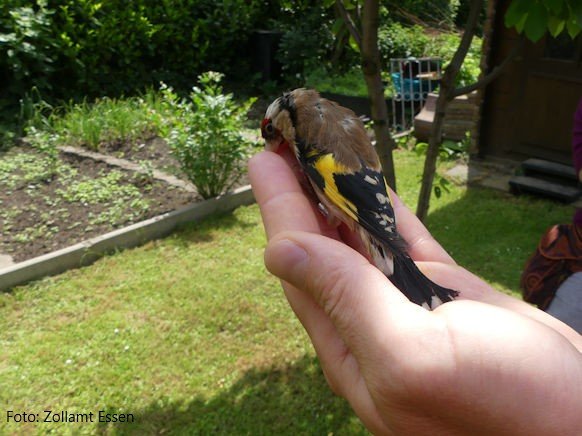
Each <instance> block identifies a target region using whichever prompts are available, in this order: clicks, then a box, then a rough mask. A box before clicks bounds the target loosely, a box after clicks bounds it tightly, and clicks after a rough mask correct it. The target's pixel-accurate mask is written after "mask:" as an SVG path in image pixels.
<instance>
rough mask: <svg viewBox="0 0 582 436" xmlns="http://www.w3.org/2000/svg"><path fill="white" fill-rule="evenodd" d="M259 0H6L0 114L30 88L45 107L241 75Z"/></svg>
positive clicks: (1, 10)
mask: <svg viewBox="0 0 582 436" xmlns="http://www.w3.org/2000/svg"><path fill="white" fill-rule="evenodd" d="M261 6H262V1H261V0H182V1H179V2H176V1H171V0H161V1H160V0H134V1H131V2H128V1H125V0H108V1H106V2H98V1H95V0H51V1H50V2H49V1H47V0H33V1H31V0H4V1H2V2H1V3H0V83H2V84H3V85H4V84H7V86H2V87H0V117H3V118H7V114H8V113H10V114H13V113H15V112H16V111H15V110H14V108H15V107H17V105H18V101H19V100H20V99H21V98H23V97H24V95H25V93H26V92H28V91H30V89H31V88H32V87H33V86H36V88H37V89H38V90H39V91H40V93H41V95H42V96H43V98H44V99H45V100H47V101H49V102H54V101H56V100H61V101H68V100H69V99H75V100H81V99H82V98H85V97H88V98H94V97H101V96H104V95H108V96H119V95H122V94H126V95H127V94H130V95H131V94H135V93H136V92H137V91H138V90H140V89H143V88H145V87H147V86H153V85H155V84H157V83H159V82H160V81H162V80H163V81H166V82H169V83H173V84H174V86H176V87H178V88H181V89H190V87H191V84H192V83H193V82H195V80H196V76H197V75H198V74H199V73H201V72H202V71H205V70H207V69H216V70H220V71H225V72H227V73H229V74H230V75H231V76H232V75H236V74H238V75H240V76H244V74H246V73H247V72H248V65H247V61H246V59H247V57H246V56H241V53H243V52H244V51H245V50H246V44H247V41H248V39H249V36H250V33H251V31H252V29H253V28H254V27H255V26H256V25H257V24H258V23H259V22H260V19H261V15H260V14H261V13H262V12H261Z"/></svg>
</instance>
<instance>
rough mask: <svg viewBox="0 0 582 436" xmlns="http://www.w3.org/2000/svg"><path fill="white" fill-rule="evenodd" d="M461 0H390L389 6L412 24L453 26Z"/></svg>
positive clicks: (397, 14)
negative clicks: (419, 22)
mask: <svg viewBox="0 0 582 436" xmlns="http://www.w3.org/2000/svg"><path fill="white" fill-rule="evenodd" d="M459 3H460V0H428V1H427V0H390V1H388V2H387V7H388V9H389V10H390V11H394V14H395V15H396V16H400V17H401V18H402V19H404V20H407V21H409V22H410V23H411V24H412V23H415V22H418V20H420V21H421V22H424V23H427V24H430V25H433V26H439V27H448V28H451V27H453V25H454V23H455V18H456V16H457V11H458V9H459Z"/></svg>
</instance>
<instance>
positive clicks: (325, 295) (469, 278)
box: [250, 153, 582, 434]
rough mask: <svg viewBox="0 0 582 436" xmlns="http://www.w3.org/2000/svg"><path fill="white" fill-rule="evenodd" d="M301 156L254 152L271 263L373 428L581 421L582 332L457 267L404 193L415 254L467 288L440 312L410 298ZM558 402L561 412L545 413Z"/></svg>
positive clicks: (541, 428) (328, 366) (407, 234)
mask: <svg viewBox="0 0 582 436" xmlns="http://www.w3.org/2000/svg"><path fill="white" fill-rule="evenodd" d="M292 162H293V160H292V157H290V156H285V157H284V158H281V157H280V156H278V155H275V154H274V153H261V154H259V155H258V156H256V157H255V158H253V160H252V161H251V163H250V176H251V181H252V183H253V189H254V192H255V196H256V198H257V202H258V203H259V206H260V208H261V213H262V215H263V221H264V224H265V228H266V231H267V236H268V238H269V240H270V242H269V245H268V247H267V250H266V253H265V262H266V265H267V267H268V268H269V270H270V271H271V272H273V273H274V274H275V275H277V276H278V277H279V278H281V279H282V281H283V288H284V290H285V294H286V296H287V298H288V300H289V302H290V304H291V307H292V308H293V310H294V311H295V313H296V314H297V316H298V318H299V319H300V321H301V322H302V323H303V325H304V327H305V329H306V330H307V332H308V334H309V335H310V338H311V340H312V342H313V344H314V347H315V349H316V351H317V354H318V356H319V358H320V361H321V364H322V367H323V370H324V372H325V374H326V377H327V379H328V381H329V383H330V386H331V387H332V389H333V390H334V391H335V392H336V393H338V394H339V395H342V396H344V397H346V398H347V399H348V401H349V402H350V404H351V405H352V407H353V408H354V410H355V411H356V413H357V414H358V416H359V417H360V418H361V419H362V421H363V422H364V423H365V424H366V426H367V427H368V428H369V429H370V430H372V431H374V432H381V433H390V432H393V433H395V434H424V433H430V434H439V433H443V434H455V433H466V432H472V433H496V434H502V433H503V432H504V431H507V432H508V433H511V434H546V433H547V434H553V433H556V434H567V433H564V430H565V429H566V430H567V429H568V428H569V429H570V430H572V428H573V427H571V425H572V424H571V423H576V422H577V423H579V424H580V425H581V426H582V422H580V417H579V416H578V411H579V408H580V405H581V404H582V358H581V354H580V352H579V350H582V341H581V340H580V336H579V335H578V334H577V333H575V332H574V331H572V330H571V329H569V328H568V327H566V326H565V325H563V324H562V323H560V322H559V321H557V320H555V319H554V318H552V317H550V316H549V315H547V314H545V313H543V312H541V311H539V310H537V309H534V308H532V307H530V306H529V305H527V304H525V303H523V302H521V301H518V300H515V299H513V298H511V297H509V296H506V295H503V294H500V293H498V292H496V291H494V290H493V289H492V288H491V287H489V285H487V284H486V283H484V282H483V281H482V280H480V279H479V278H478V277H476V276H474V275H472V274H471V273H469V272H468V271H466V270H464V269H463V268H460V267H459V266H457V265H456V264H455V262H454V261H453V260H452V259H451V257H450V256H449V255H448V254H447V253H446V252H445V251H444V250H443V249H442V248H441V247H440V246H439V245H438V243H436V241H434V239H432V237H431V236H430V234H429V233H428V231H427V230H426V229H425V228H424V226H422V224H421V223H420V222H419V221H418V220H416V218H415V217H414V216H413V215H412V214H411V213H410V212H409V211H408V210H407V209H406V208H405V207H404V206H403V205H402V203H401V202H400V201H399V200H398V199H396V201H395V204H394V208H395V212H396V216H397V223H398V224H399V226H398V229H399V231H400V233H401V234H402V235H403V237H404V238H405V239H406V240H407V241H408V243H409V247H410V250H409V252H410V255H411V257H412V258H413V259H414V260H415V261H417V263H418V265H419V267H420V268H421V269H422V270H423V272H424V273H425V274H427V275H428V276H430V277H431V279H433V280H434V281H436V282H437V283H439V284H441V285H444V286H447V287H450V288H452V289H458V290H460V291H461V298H462V299H461V300H460V301H455V302H452V303H447V304H445V305H443V306H440V307H439V308H437V309H436V310H435V311H433V312H428V311H426V310H424V309H422V308H420V307H419V306H416V305H414V304H412V303H410V302H409V301H408V300H407V299H406V298H405V297H404V296H403V295H402V294H401V293H400V292H399V291H398V290H397V289H396V288H395V287H394V286H392V285H391V283H390V282H389V281H388V279H386V277H385V276H384V275H383V274H382V273H380V272H379V271H378V270H377V269H375V268H374V267H373V266H372V265H370V264H369V262H368V261H367V260H366V259H365V258H364V257H363V256H361V255H360V254H358V252H357V250H358V241H357V240H356V239H355V238H354V237H353V236H352V235H351V234H349V232H347V231H346V230H345V229H344V228H342V227H339V228H332V227H330V226H329V225H328V224H327V223H326V221H325V219H323V217H322V216H321V215H320V214H319V213H318V211H317V210H316V209H315V207H314V205H313V204H312V202H311V201H310V200H309V199H308V198H307V197H306V196H305V194H304V193H303V191H302V189H301V187H300V185H299V183H298V182H297V178H296V177H295V175H294V174H293V171H292V169H291V168H292V166H293V163H292ZM322 235H323V236H326V238H322V237H321V236H322ZM339 241H343V242H344V243H345V244H344V243H342V242H339ZM346 244H347V245H346ZM348 245H349V247H348ZM350 247H353V248H355V250H354V249H352V248H350ZM550 403H551V406H550V405H549V404H550ZM525 404H527V407H524V405H525ZM548 407H551V408H552V409H554V410H556V411H557V412H558V413H551V414H546V415H540V411H545V410H546V409H547V408H548ZM578 428H580V427H578ZM504 429H505V430H504ZM558 431H560V432H561V433H558Z"/></svg>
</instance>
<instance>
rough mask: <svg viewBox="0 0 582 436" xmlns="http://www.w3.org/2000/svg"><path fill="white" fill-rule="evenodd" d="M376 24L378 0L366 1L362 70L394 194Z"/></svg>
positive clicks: (381, 153)
mask: <svg viewBox="0 0 582 436" xmlns="http://www.w3.org/2000/svg"><path fill="white" fill-rule="evenodd" d="M378 22H379V4H378V0H366V1H365V2H364V10H363V14H362V29H363V33H362V46H361V55H362V70H363V72H364V79H365V80H366V86H367V88H368V96H369V98H370V106H371V112H372V121H373V122H374V134H375V135H376V151H377V152H378V156H379V157H380V162H381V164H382V169H383V170H384V176H385V177H386V181H387V182H388V185H390V187H391V188H392V189H394V190H395V191H396V176H395V174H394V160H393V158H392V150H393V148H394V140H393V139H392V136H390V130H389V128H388V108H387V106H386V99H385V98H384V86H383V84H382V77H381V75H380V73H381V71H382V67H381V63H380V52H379V50H378Z"/></svg>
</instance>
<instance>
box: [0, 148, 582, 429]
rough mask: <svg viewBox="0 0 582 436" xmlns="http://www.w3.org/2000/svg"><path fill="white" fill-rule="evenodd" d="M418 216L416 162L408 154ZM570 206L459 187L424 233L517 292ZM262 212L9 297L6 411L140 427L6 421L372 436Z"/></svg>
mask: <svg viewBox="0 0 582 436" xmlns="http://www.w3.org/2000/svg"><path fill="white" fill-rule="evenodd" d="M395 160H396V162H397V167H398V182H399V192H400V195H401V197H402V198H403V199H404V201H405V202H406V203H408V204H409V205H411V206H414V203H415V198H416V195H417V189H418V182H419V178H420V174H421V170H422V168H421V162H420V160H419V159H418V158H417V157H416V155H415V154H414V153H411V152H408V151H398V152H397V153H396V156H395ZM571 213H572V210H571V208H570V207H568V206H563V205H558V204H554V203H550V202H547V201H538V200H532V199H529V198H514V197H511V196H509V195H505V194H502V193H498V192H494V191H489V190H485V189H477V188H475V189H469V190H466V189H464V188H463V187H458V186H452V187H451V192H450V193H448V194H444V195H443V196H442V197H441V198H440V199H439V200H434V199H433V204H432V213H431V214H430V216H429V220H428V224H429V226H430V228H431V230H432V231H433V233H434V235H435V236H436V237H437V239H438V240H439V241H440V242H441V243H442V244H443V245H444V246H445V247H446V248H447V249H448V250H449V251H451V252H452V254H453V255H454V256H455V258H456V259H457V260H458V261H459V263H460V264H462V265H464V266H467V267H469V269H471V270H472V271H474V272H476V273H477V274H479V275H481V276H482V277H484V278H485V279H486V280H488V281H489V282H490V283H492V284H493V285H494V286H495V287H497V288H499V289H501V290H503V291H505V292H509V293H516V292H517V283H518V278H519V272H520V271H521V268H522V266H523V263H524V261H525V259H526V257H527V256H528V254H529V253H530V252H531V250H533V248H534V247H535V245H536V243H537V240H538V238H539V237H540V235H541V233H542V231H543V229H544V228H545V227H547V226H548V225H550V224H553V223H555V222H566V221H568V220H569V219H570V215H571ZM264 243H265V238H264V233H263V229H262V226H261V223H260V216H259V211H258V208H257V206H250V207H244V208H240V209H238V210H237V211H235V212H234V213H233V214H229V215H225V216H220V217H213V218H211V219H208V220H206V221H205V222H203V223H201V224H192V225H189V226H187V227H185V228H183V229H181V230H180V231H178V232H176V233H175V234H173V235H172V236H170V237H168V238H166V239H163V240H160V241H156V242H151V243H148V244H147V245H145V246H143V247H140V248H136V249H132V250H128V251H125V252H123V253H119V254H116V255H113V256H109V257H106V258H104V259H102V260H100V261H99V262H97V263H95V264H94V265H92V266H89V267H86V268H82V269H78V270H74V271H69V272H67V273H65V274H62V275H60V276H57V277H54V278H48V279H45V280H42V281H39V282H37V283H34V284H31V285H28V286H23V287H19V288H16V289H14V290H13V291H12V292H11V293H5V294H1V295H0V344H1V345H0V386H2V389H1V390H0V407H1V409H2V411H3V413H6V412H5V411H6V410H14V411H18V412H23V411H24V412H28V413H40V414H41V417H42V416H44V415H43V414H42V412H43V411H44V410H52V411H61V410H66V411H69V412H71V413H89V412H93V413H97V412H98V411H99V410H104V411H108V412H109V413H132V414H133V415H134V417H135V422H134V423H133V424H122V423H117V424H111V423H109V424H107V423H98V422H95V423H90V424H78V423H14V422H11V423H8V424H5V416H6V415H4V416H2V417H0V420H1V421H2V423H3V424H2V425H3V430H2V431H3V432H6V433H16V434H31V433H32V434H34V433H37V434H40V433H48V432H57V433H59V434H89V433H101V432H102V433H109V434H144V433H146V434H148V433H149V434H152V433H155V434H159V433H170V434H182V433H188V434H210V433H212V434H330V433H333V434H339V435H341V434H365V430H364V429H363V427H362V425H361V424H360V423H359V421H358V419H357V418H356V417H355V416H354V414H353V413H352V412H351V410H350V408H349V406H348V404H347V403H346V402H345V401H344V400H342V399H339V398H336V397H334V396H333V395H332V394H331V393H330V391H329V389H328V388H327V386H326V384H325V381H324V377H323V375H322V373H321V370H320V368H319V366H318V364H317V362H316V358H315V354H314V352H313V350H312V348H311V345H310V343H309V340H308V338H307V336H306V334H305V333H304V331H303V330H302V328H301V326H300V324H299V322H298V321H297V320H296V319H295V317H294V316H293V314H292V313H291V311H290V309H289V307H288V305H287V303H286V301H285V298H284V296H283V294H282V291H281V289H280V286H279V283H278V282H277V280H275V279H274V278H273V277H271V276H269V274H268V273H267V272H266V271H265V269H264V266H263V259H262V255H263V246H264Z"/></svg>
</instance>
